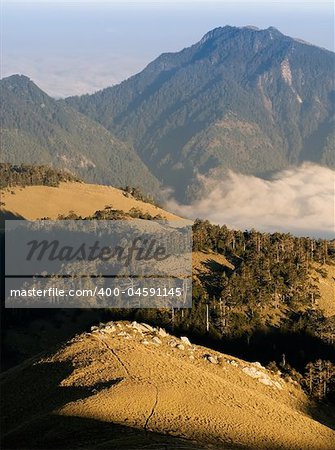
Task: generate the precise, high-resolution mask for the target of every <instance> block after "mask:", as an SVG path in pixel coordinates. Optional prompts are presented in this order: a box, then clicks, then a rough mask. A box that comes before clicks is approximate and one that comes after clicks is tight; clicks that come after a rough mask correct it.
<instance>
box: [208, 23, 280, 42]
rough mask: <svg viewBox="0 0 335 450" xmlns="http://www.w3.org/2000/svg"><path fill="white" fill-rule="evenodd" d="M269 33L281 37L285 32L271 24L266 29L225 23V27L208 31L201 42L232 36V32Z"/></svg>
mask: <svg viewBox="0 0 335 450" xmlns="http://www.w3.org/2000/svg"><path fill="white" fill-rule="evenodd" d="M250 32H251V33H263V34H264V33H267V34H270V36H271V37H274V36H276V37H280V36H284V34H283V33H281V32H280V31H279V30H278V29H277V28H275V27H273V26H270V27H268V28H266V29H261V28H258V27H256V26H254V25H246V26H243V27H236V26H231V25H225V26H224V27H217V28H214V29H213V30H211V31H208V33H206V34H205V35H204V36H203V38H202V39H201V41H200V43H204V42H206V41H208V40H211V39H217V38H219V37H230V36H231V35H232V34H241V33H248V34H250Z"/></svg>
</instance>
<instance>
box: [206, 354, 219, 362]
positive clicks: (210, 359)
mask: <svg viewBox="0 0 335 450" xmlns="http://www.w3.org/2000/svg"><path fill="white" fill-rule="evenodd" d="M205 358H206V359H207V361H209V362H210V363H212V364H218V362H219V361H218V359H217V357H216V356H212V355H205Z"/></svg>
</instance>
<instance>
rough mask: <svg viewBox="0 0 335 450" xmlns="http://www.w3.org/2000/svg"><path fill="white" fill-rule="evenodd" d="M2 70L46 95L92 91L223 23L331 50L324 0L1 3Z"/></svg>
mask: <svg viewBox="0 0 335 450" xmlns="http://www.w3.org/2000/svg"><path fill="white" fill-rule="evenodd" d="M1 8H2V52H1V56H2V58H1V59H2V61H1V62H2V64H1V65H2V72H1V76H2V77H3V76H7V75H10V74H13V73H22V74H25V75H28V76H29V77H31V78H32V79H33V80H34V81H35V82H36V83H37V84H38V85H39V86H40V87H41V88H43V89H44V90H46V91H47V92H48V93H49V94H50V95H54V96H67V95H71V94H81V93H86V92H93V91H95V90H97V89H100V88H103V87H107V86H110V85H112V84H115V83H118V82H120V81H122V80H123V79H125V78H127V77H129V76H131V75H133V74H134V73H136V72H138V71H140V70H141V69H143V68H144V67H145V66H146V65H147V64H148V63H149V62H150V61H151V60H152V59H154V58H155V57H157V56H158V55H159V54H160V53H163V52H167V51H178V50H180V49H182V48H184V47H186V46H189V45H191V44H193V43H195V42H196V41H198V40H199V39H201V37H202V36H203V35H204V34H205V33H206V32H207V31H209V30H210V29H213V28H215V27H217V26H224V25H236V26H243V25H256V26H258V27H260V28H267V27H269V26H275V27H277V28H278V29H279V30H280V31H282V32H283V33H285V34H288V35H290V36H293V37H299V38H302V39H305V40H307V41H309V42H311V43H313V44H316V45H319V46H322V47H326V48H328V49H333V45H334V19H333V3H332V2H329V1H318V2H315V1H314V2H306V1H295V2H294V1H293V2H292V1H280V2H275V1H271V0H267V1H263V2H251V1H238V0H237V1H234V2H227V1H217V2H203V1H194V0H192V1H191V0H188V1H187V0H186V1H184V2H182V3H181V2H176V1H173V0H171V1H162V0H160V1H155V2H153V1H147V2H143V1H140V0H137V1H136V0H134V1H132V2H116V1H113V0H110V1H108V2H94V3H92V2H89V1H87V0H77V1H73V2H66V1H64V0H59V1H58V2H55V1H48V0H43V1H42V0H41V1H39V2H34V3H32V2H30V1H28V0H25V1H20V2H15V1H12V0H7V1H3V2H2V7H1Z"/></svg>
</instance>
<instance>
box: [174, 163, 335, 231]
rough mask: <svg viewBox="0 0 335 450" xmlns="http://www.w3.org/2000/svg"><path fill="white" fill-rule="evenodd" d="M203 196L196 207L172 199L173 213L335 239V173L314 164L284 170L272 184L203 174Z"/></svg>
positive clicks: (234, 175) (234, 225)
mask: <svg viewBox="0 0 335 450" xmlns="http://www.w3.org/2000/svg"><path fill="white" fill-rule="evenodd" d="M199 181H200V182H201V184H202V190H201V195H200V197H199V199H198V200H196V201H195V202H194V203H193V204H191V205H180V204H178V203H177V202H176V201H175V200H170V201H169V202H168V204H167V207H168V208H170V210H173V211H174V212H176V213H178V214H180V215H182V216H184V217H185V216H187V217H190V218H197V217H199V218H204V219H208V220H210V221H211V222H213V223H219V224H226V225H227V226H229V227H231V228H237V229H241V230H245V229H250V228H256V229H258V230H261V231H270V232H274V231H285V232H291V233H293V234H297V235H311V236H317V237H327V238H333V237H334V182H335V172H334V171H333V170H331V169H329V168H326V167H321V166H318V165H315V164H311V163H305V164H303V165H301V166H299V167H295V168H290V169H287V170H283V171H281V172H278V173H277V174H276V175H274V176H273V177H272V178H271V179H270V180H264V179H261V178H257V177H254V176H250V175H242V174H238V173H234V172H229V173H228V175H227V176H225V177H224V178H221V179H217V178H216V177H215V176H213V177H210V179H209V178H208V177H204V176H199Z"/></svg>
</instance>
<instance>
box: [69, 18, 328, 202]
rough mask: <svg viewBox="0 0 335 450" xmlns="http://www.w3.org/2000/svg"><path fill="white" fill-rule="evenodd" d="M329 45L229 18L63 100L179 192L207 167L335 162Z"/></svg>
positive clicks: (257, 168)
mask: <svg viewBox="0 0 335 450" xmlns="http://www.w3.org/2000/svg"><path fill="white" fill-rule="evenodd" d="M334 62H335V59H334V53H332V52H330V51H327V50H324V49H322V48H318V47H316V46H313V45H309V44H307V43H304V42H301V41H298V40H296V39H292V38H290V37H288V36H285V35H283V34H282V33H280V32H279V31H278V30H277V29H275V28H272V27H270V28H268V29H266V30H258V29H254V28H250V27H244V28H238V27H231V26H226V27H223V28H217V29H214V30H212V31H210V32H209V33H207V34H206V35H205V36H204V37H203V38H202V39H201V40H200V41H199V42H198V43H196V44H195V45H193V46H191V47H189V48H185V49H184V50H182V51H180V52H178V53H164V54H162V55H161V56H159V57H158V58H157V59H156V60H154V61H153V62H152V63H150V64H149V65H148V66H147V67H146V68H145V69H144V70H143V71H142V72H141V73H139V74H138V75H135V76H133V77H131V78H129V79H128V80H126V81H124V82H123V83H121V84H120V85H117V86H114V87H110V88H107V89H104V90H102V91H100V92H97V93H95V94H93V95H84V96H81V97H73V98H69V99H67V100H66V102H67V104H68V105H71V106H72V107H74V108H76V109H77V110H78V111H80V112H82V113H84V114H86V115H88V116H90V117H91V118H93V119H94V120H96V121H98V122H100V123H101V124H103V125H104V126H105V127H106V128H108V129H109V130H111V131H113V132H115V133H116V134H117V135H118V136H119V137H122V138H124V139H127V140H128V141H129V142H131V143H132V144H133V145H134V147H135V149H136V150H137V151H138V154H139V155H140V156H141V157H142V158H143V160H144V161H145V162H146V164H147V165H148V166H149V168H150V169H151V171H152V172H153V173H154V174H155V175H156V176H157V177H161V178H162V179H163V181H164V182H165V184H167V185H171V186H173V187H174V188H176V190H177V194H179V197H183V196H184V194H185V188H187V187H188V186H189V185H190V184H192V182H194V180H195V178H196V173H197V172H200V173H206V172H208V171H209V170H210V169H213V168H222V169H228V168H229V169H233V170H235V171H238V172H244V173H252V174H265V173H267V172H269V171H274V170H278V169H282V168H283V167H287V166H289V165H291V164H298V163H299V162H301V161H306V160H307V161H314V162H317V163H320V164H324V165H327V166H329V167H335V156H334V151H333V145H334V109H333V107H334V99H335V96H334V76H333V70H334Z"/></svg>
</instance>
